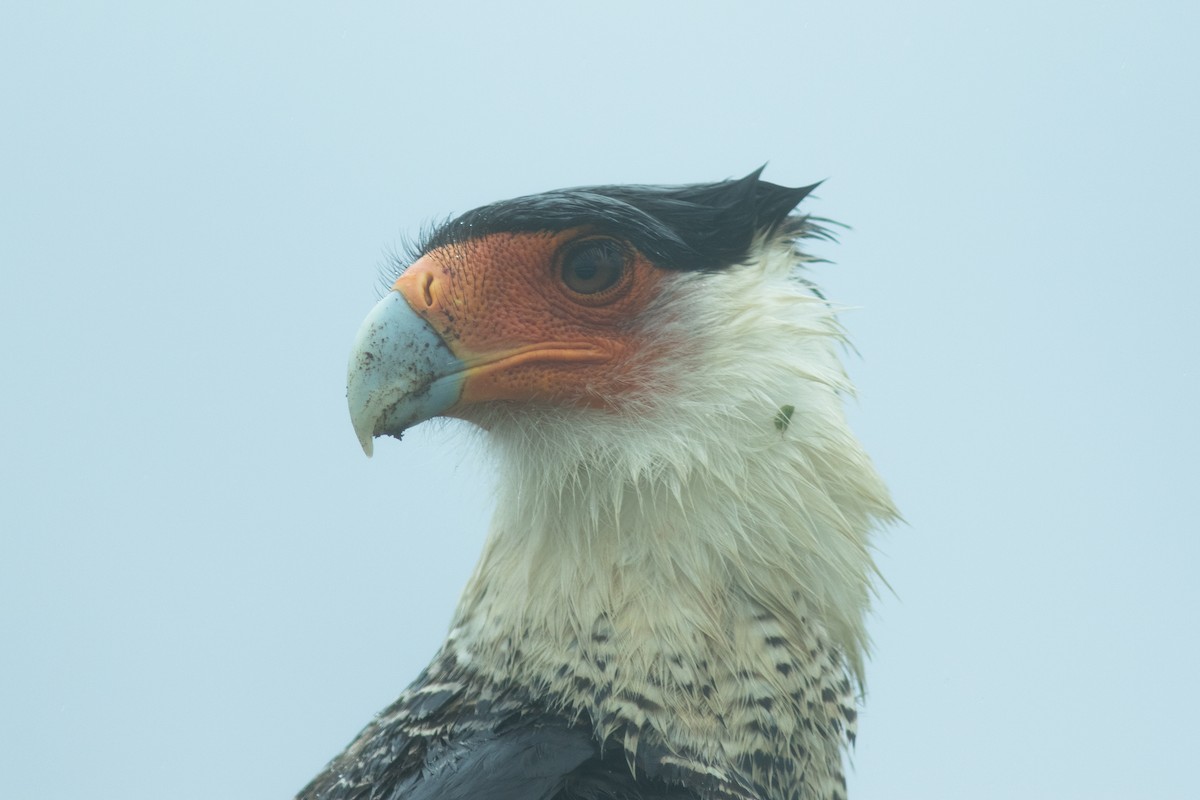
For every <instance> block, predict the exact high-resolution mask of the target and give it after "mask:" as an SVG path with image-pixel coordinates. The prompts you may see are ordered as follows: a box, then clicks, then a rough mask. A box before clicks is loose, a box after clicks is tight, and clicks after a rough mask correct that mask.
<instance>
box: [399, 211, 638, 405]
mask: <svg viewBox="0 0 1200 800" xmlns="http://www.w3.org/2000/svg"><path fill="white" fill-rule="evenodd" d="M581 238H587V234H586V231H582V230H579V229H573V230H568V231H562V232H559V233H497V234H491V235H489V236H484V237H481V238H479V239H474V240H471V241H467V242H464V243H461V244H455V245H448V246H445V247H441V248H438V249H437V250H434V251H432V252H430V253H427V254H426V255H424V256H422V257H421V258H420V259H419V260H418V261H417V262H416V263H415V264H413V265H412V266H411V267H409V268H408V269H407V270H405V271H404V274H403V275H401V276H400V278H399V280H397V281H396V283H395V284H393V286H392V289H393V290H394V291H398V292H400V293H401V294H402V295H404V298H405V300H407V301H408V304H409V305H410V306H411V307H412V308H413V310H414V311H416V313H417V314H419V315H420V316H421V317H423V318H424V319H425V321H426V322H428V323H429V324H430V325H431V326H432V327H433V328H434V330H436V331H437V332H438V333H439V334H440V335H441V336H442V338H443V339H444V340H445V342H446V344H447V345H448V346H449V347H450V349H451V350H452V351H453V352H454V355H455V356H457V357H458V358H459V359H460V360H461V361H462V362H463V363H464V364H466V366H467V372H466V379H465V381H464V383H463V390H462V395H461V397H460V398H459V401H458V403H456V404H455V406H454V407H453V408H452V409H450V411H449V413H450V414H452V415H458V413H461V412H462V411H464V410H465V408H466V407H467V406H470V405H473V404H476V403H482V402H487V401H491V400H516V401H526V402H541V403H552V404H571V405H582V406H590V407H599V408H603V407H611V406H614V405H616V404H617V403H618V401H619V399H620V397H621V396H622V394H624V393H627V392H628V391H629V389H630V388H631V385H632V377H633V376H632V375H630V374H629V369H628V364H629V358H628V356H629V355H630V354H631V353H632V352H634V351H635V350H636V348H637V347H638V346H639V342H638V341H636V337H637V335H638V334H637V330H638V327H639V326H637V325H635V324H632V323H633V321H634V320H635V319H636V318H637V316H638V315H639V314H640V313H641V312H642V311H644V310H645V309H646V307H647V306H648V305H649V303H650V301H651V300H652V299H653V298H654V297H655V296H656V294H657V292H658V289H659V286H660V283H661V281H662V275H661V270H659V269H657V268H656V267H654V266H653V265H652V264H650V262H648V261H647V260H646V259H645V258H644V257H643V256H641V254H639V253H637V251H635V250H633V248H628V250H629V252H630V254H631V257H630V259H629V261H628V263H627V264H626V269H625V273H624V275H623V277H622V279H621V280H619V281H618V282H617V284H616V285H615V286H613V287H611V288H609V289H606V290H604V291H602V292H599V293H597V294H593V295H580V294H577V293H575V292H572V291H571V290H570V289H568V288H567V286H566V285H565V284H564V283H563V281H562V277H561V270H562V267H561V262H560V260H559V259H560V258H561V255H562V253H563V250H564V247H565V246H566V245H567V244H568V243H570V242H573V241H575V240H578V239H581ZM456 412H457V413H456Z"/></svg>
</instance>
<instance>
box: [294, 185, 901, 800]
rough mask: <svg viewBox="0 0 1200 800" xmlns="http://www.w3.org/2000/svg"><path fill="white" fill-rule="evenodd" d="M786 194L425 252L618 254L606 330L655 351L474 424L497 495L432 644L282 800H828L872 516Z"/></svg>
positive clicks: (577, 204) (875, 494)
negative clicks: (602, 380) (442, 638)
mask: <svg viewBox="0 0 1200 800" xmlns="http://www.w3.org/2000/svg"><path fill="white" fill-rule="evenodd" d="M809 190H810V189H809V188H804V189H786V188H784V187H779V186H775V185H773V184H769V183H767V182H765V181H762V180H761V179H760V178H759V175H758V173H757V172H755V173H753V174H751V175H750V176H748V177H746V178H744V179H742V180H739V181H728V182H724V183H716V184H703V185H696V186H686V187H674V188H672V187H641V186H628V187H593V188H588V189H574V190H566V191H560V192H551V193H547V194H545V195H536V196H533V197H528V198H520V199H517V200H512V201H507V202H502V203H497V204H494V205H491V206H486V207H484V208H482V209H477V210H476V211H472V212H469V213H467V214H465V215H463V216H462V217H460V218H458V219H456V220H454V221H451V222H449V223H447V224H446V225H445V226H443V227H442V228H440V229H439V230H437V231H435V232H434V233H432V235H430V236H429V237H427V238H426V240H425V241H424V242H423V244H422V245H421V248H420V250H421V252H420V253H419V254H418V255H424V254H427V253H429V252H433V251H435V250H437V249H438V248H440V247H454V246H458V245H460V244H462V243H464V242H467V243H469V242H470V241H471V240H472V239H473V238H476V237H481V236H486V235H489V234H494V233H498V232H505V231H525V232H535V233H536V232H539V231H559V230H563V229H567V228H576V227H586V228H587V229H588V230H590V231H598V232H600V233H602V234H603V235H605V236H612V237H617V238H619V239H621V240H622V241H624V242H627V243H629V244H630V245H631V246H632V247H634V248H636V249H637V250H638V251H639V252H641V253H643V254H644V255H645V256H646V257H647V258H648V259H649V260H650V261H651V262H652V263H653V264H654V266H655V267H656V268H658V269H661V270H663V271H664V274H663V275H662V276H661V285H662V289H661V291H660V293H659V295H658V296H657V297H656V298H655V300H654V302H653V303H652V305H651V306H650V308H649V309H647V310H646V311H645V312H644V313H642V314H640V315H639V316H638V318H637V319H636V320H630V321H627V322H625V323H623V324H625V325H628V326H629V328H630V329H631V330H633V331H636V333H637V335H638V336H639V337H641V338H640V339H639V341H650V342H652V343H653V344H654V347H652V348H648V350H647V352H646V354H645V355H644V356H643V355H635V356H633V357H632V359H633V362H634V363H632V365H630V366H629V369H630V370H631V373H630V374H634V375H637V376H639V381H638V382H637V387H636V388H635V389H631V390H630V397H627V398H622V402H619V403H612V404H609V405H608V406H607V407H604V408H595V407H582V406H577V405H569V404H568V405H563V406H553V405H545V404H540V405H539V404H534V405H530V406H525V405H522V404H516V403H512V402H498V403H490V404H482V405H481V406H480V407H478V408H475V409H472V412H471V415H470V416H469V418H470V419H472V421H474V422H476V423H478V424H479V425H480V426H481V428H483V429H485V430H486V431H487V434H486V439H487V441H488V444H489V447H490V448H491V450H492V452H493V453H494V454H495V456H496V458H497V459H498V461H499V467H500V474H501V483H500V490H499V497H498V506H497V511H496V516H495V519H494V522H493V525H492V530H491V533H490V536H489V539H488V542H487V545H486V546H485V549H484V552H483V555H482V557H481V560H480V563H479V566H478V567H477V569H476V572H475V574H474V576H473V577H472V578H471V580H470V582H469V584H468V586H467V588H466V590H465V592H464V594H463V598H462V601H461V603H460V605H459V608H458V610H457V612H456V613H455V617H454V621H453V623H452V627H451V630H450V633H449V635H448V637H447V640H446V643H445V645H444V646H443V648H442V650H441V652H440V653H439V654H438V656H437V657H436V658H435V659H434V661H433V662H432V663H431V665H430V666H429V667H428V668H427V669H426V670H425V672H424V673H423V674H422V675H421V676H420V677H419V678H418V679H417V681H416V682H415V683H413V684H412V686H410V687H409V688H408V689H407V690H406V691H405V692H404V694H403V695H402V696H401V697H400V699H399V700H397V701H396V703H395V704H393V705H392V706H391V707H389V708H388V709H386V710H385V711H383V712H382V713H381V714H380V715H379V716H378V717H377V718H376V719H375V720H374V721H373V722H372V723H371V724H370V725H368V726H367V728H366V729H365V730H363V732H362V733H361V734H360V735H359V736H358V738H357V739H355V740H354V741H353V742H352V743H351V744H350V746H349V747H348V748H347V749H346V750H345V751H344V752H343V753H342V754H341V755H339V756H338V757H336V758H335V759H334V760H333V761H332V762H330V764H329V765H328V766H327V767H326V769H325V771H323V772H322V773H321V774H320V775H318V776H317V777H316V778H315V779H314V780H313V781H312V783H310V784H309V785H308V786H307V787H306V788H305V789H304V790H303V791H302V792H301V793H300V794H299V796H298V797H299V798H301V800H368V799H370V800H399V798H421V799H422V800H424V798H450V799H455V798H495V799H496V800H600V798H613V799H622V800H634V798H638V799H639V800H650V799H651V798H655V799H661V800H668V799H669V800H684V798H687V799H689V800H701V799H703V800H751V799H752V798H753V799H755V800H801V799H805V800H807V799H809V798H821V799H822V800H832V799H833V798H841V797H844V792H845V788H844V786H845V781H844V771H843V758H844V750H845V748H846V745H847V744H848V743H849V742H851V741H852V740H853V738H854V735H855V721H856V716H857V698H856V694H857V687H858V685H859V683H860V680H861V669H862V657H863V652H864V649H865V643H866V641H865V640H866V637H865V632H864V628H863V615H864V613H865V609H866V606H867V602H868V598H869V593H870V580H871V577H872V575H873V571H874V567H873V565H872V561H871V556H870V553H869V545H868V536H869V533H870V531H871V530H872V529H873V528H874V527H876V526H877V525H878V524H880V523H881V522H886V521H888V520H890V519H893V518H894V516H895V512H894V509H893V507H892V505H891V502H890V500H889V498H888V495H887V491H886V489H885V488H884V486H883V484H882V483H881V482H880V480H879V478H878V476H877V475H876V474H875V472H874V470H873V468H872V467H871V464H870V462H869V459H868V458H867V457H866V456H865V454H864V453H863V452H862V450H861V448H860V447H859V445H858V443H857V441H856V440H855V439H854V437H853V435H852V434H851V433H850V432H849V430H848V428H847V426H846V424H845V420H844V417H843V413H842V396H843V395H845V394H846V393H849V392H851V391H852V387H851V385H850V383H849V381H848V379H847V378H846V376H845V373H844V372H843V370H842V367H841V364H840V361H839V358H838V351H839V348H840V346H841V345H842V343H843V341H844V340H843V336H842V331H841V328H840V326H839V325H838V323H837V320H836V318H835V309H834V308H833V306H831V304H830V303H828V302H827V301H825V300H824V299H823V298H822V297H820V296H819V295H817V294H816V293H815V291H814V290H813V289H812V288H811V286H810V284H809V283H808V282H807V280H806V279H805V278H804V277H803V276H802V275H801V274H800V273H801V271H802V269H803V266H804V264H805V263H806V262H807V261H808V258H807V257H806V256H805V255H803V254H802V253H801V251H800V250H799V249H798V248H797V244H798V242H799V241H801V240H802V239H804V238H806V237H807V236H810V235H820V233H821V231H820V229H818V228H816V226H814V225H813V224H812V223H811V222H810V221H809V220H808V219H807V218H806V217H803V216H789V213H790V212H791V210H792V208H793V206H794V205H795V204H796V203H798V202H799V201H800V200H801V199H802V198H803V197H804V196H805V195H807V194H808V192H809ZM650 351H653V352H650ZM664 352H665V353H669V354H670V357H669V358H664V357H663V353H664ZM639 359H640V360H639ZM782 409H787V411H786V413H781V410H782ZM464 416H465V415H464Z"/></svg>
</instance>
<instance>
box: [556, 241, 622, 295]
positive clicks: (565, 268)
mask: <svg viewBox="0 0 1200 800" xmlns="http://www.w3.org/2000/svg"><path fill="white" fill-rule="evenodd" d="M625 262H626V255H625V250H624V248H622V247H621V245H620V243H618V242H616V241H613V240H612V239H588V240H586V241H583V242H580V243H578V244H577V245H575V246H574V247H572V248H571V249H570V250H569V251H568V252H567V254H566V256H564V257H563V260H562V280H563V283H565V284H566V285H567V288H568V289H570V290H571V291H573V292H576V293H578V294H599V293H600V292H603V291H604V290H605V289H611V288H612V287H614V286H616V285H617V283H618V282H620V280H621V276H623V275H624V274H625Z"/></svg>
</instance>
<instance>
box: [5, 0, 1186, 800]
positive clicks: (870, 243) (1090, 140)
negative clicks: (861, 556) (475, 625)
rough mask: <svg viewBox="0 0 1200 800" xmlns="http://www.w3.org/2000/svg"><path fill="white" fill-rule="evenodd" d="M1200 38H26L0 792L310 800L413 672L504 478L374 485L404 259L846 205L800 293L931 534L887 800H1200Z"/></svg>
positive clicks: (103, 8) (842, 31)
mask: <svg viewBox="0 0 1200 800" xmlns="http://www.w3.org/2000/svg"><path fill="white" fill-rule="evenodd" d="M1198 43H1200V5H1198V4H1196V3H1195V2H1193V1H1192V0H1187V1H1181V2H1149V3H1132V2H1060V3H1044V2H1023V1H1022V0H1016V1H1015V2H1007V3H965V2H961V3H954V2H917V3H890V2H889V3H885V2H875V3H869V4H855V3H844V2H843V3H832V2H822V3H809V2H793V3H741V4H738V5H737V7H736V10H735V8H734V6H733V4H713V3H688V4H684V3H656V4H650V3H646V4H638V3H631V2H608V3H603V4H597V3H592V4H587V5H586V6H585V5H582V4H579V5H577V4H568V3H519V4H483V3H444V4H436V7H435V5H434V4H421V5H417V4H404V3H345V4H338V5H336V6H333V5H330V6H328V7H322V6H315V5H310V4H294V3H263V4H256V5H254V6H253V7H249V6H247V5H244V4H224V3H216V4H215V3H202V4H201V3H195V4H191V3H188V4H184V3H149V2H148V3H144V4H136V3H121V4H100V3H95V4H73V5H72V4H60V3H53V2H45V3H38V4H33V3H29V4H21V6H20V7H18V6H17V4H15V3H13V4H7V5H6V7H5V10H4V13H3V21H2V23H0V103H2V106H0V107H2V108H3V124H2V125H0V269H2V270H3V272H2V275H3V281H2V284H0V289H2V290H0V367H2V369H3V374H4V376H5V377H4V386H5V389H4V391H3V393H2V395H0V415H2V417H0V418H3V419H4V420H5V423H4V424H3V426H0V775H2V776H3V778H2V779H0V784H2V788H0V794H2V795H3V796H4V797H12V798H32V797H37V798H74V797H80V796H87V797H96V798H118V797H119V798H131V799H134V800H136V799H138V798H147V799H149V798H162V797H171V798H177V799H178V800H189V799H190V798H197V799H199V798H205V799H206V800H208V799H210V798H214V797H221V798H233V799H234V800H238V799H240V798H286V797H290V796H291V794H292V793H293V792H295V791H296V790H298V789H299V788H300V787H301V786H302V785H303V784H304V783H305V782H306V781H307V780H308V779H309V778H310V777H311V776H312V775H313V774H314V773H315V772H316V771H317V770H318V769H320V767H321V766H322V765H323V764H324V762H325V761H326V760H327V759H328V758H329V757H331V756H332V755H334V754H335V753H336V752H337V751H338V750H339V749H340V748H341V747H342V746H343V745H344V744H345V743H346V742H347V741H348V740H349V739H350V738H351V737H352V736H353V735H354V734H355V733H356V732H357V731H358V729H359V728H360V727H361V726H362V725H363V724H364V723H366V722H367V720H368V719H369V718H370V716H371V715H372V714H373V713H374V712H375V711H377V710H378V709H380V708H382V707H383V706H384V705H386V704H387V703H389V702H390V701H391V700H392V699H393V698H394V697H395V696H396V695H397V694H398V693H399V691H400V690H401V689H402V688H403V687H404V685H405V684H406V683H407V682H408V681H409V680H410V679H411V678H412V677H413V676H415V675H416V673H417V671H418V670H419V669H420V668H421V666H423V665H424V664H425V662H426V660H427V659H428V658H429V656H430V655H431V654H432V653H433V652H434V650H435V648H436V647H437V645H438V643H439V641H440V639H441V637H442V635H443V634H444V631H445V625H446V623H447V621H448V618H449V614H450V611H451V608H452V606H453V604H454V602H455V600H456V597H457V594H458V592H459V589H460V588H461V585H462V583H463V582H464V580H465V579H466V577H467V574H468V572H469V570H470V569H471V566H472V564H473V563H474V560H475V557H476V554H477V551H478V549H479V546H480V543H481V541H482V536H483V533H484V529H485V526H486V521H487V517H488V513H489V512H488V507H489V494H488V493H489V485H490V484H489V481H490V479H489V477H488V476H487V474H486V472H485V471H484V470H483V468H482V467H481V466H479V465H477V464H475V463H473V460H472V458H471V451H470V450H469V449H468V448H467V447H465V446H464V442H465V437H464V436H462V435H461V433H456V432H455V429H454V427H453V426H452V425H450V426H441V427H440V428H439V427H435V426H426V427H425V428H422V429H419V430H418V431H417V432H415V433H413V434H412V435H411V436H410V437H409V438H407V439H406V440H405V442H404V443H403V444H397V443H394V442H393V443H386V442H385V443H382V444H381V446H380V447H379V448H378V454H377V456H376V458H375V459H373V460H370V461H368V460H367V459H366V458H364V457H363V456H362V453H361V452H360V450H359V447H358V444H357V442H356V441H355V439H354V435H353V433H352V431H351V428H350V423H349V420H348V418H347V413H346V410H345V401H344V375H345V362H346V355H347V352H348V348H349V345H350V342H351V339H352V338H353V335H354V333H355V331H356V329H357V327H358V324H359V322H360V320H361V319H362V317H363V316H364V315H365V314H366V312H367V310H368V309H369V308H370V307H371V305H372V304H373V302H374V298H375V296H376V295H375V282H376V276H377V268H378V266H379V265H380V264H381V263H382V262H383V261H384V259H385V254H386V252H387V251H388V250H389V249H391V248H394V247H396V246H397V245H398V244H399V242H400V240H401V237H402V235H403V234H405V233H412V232H415V231H416V230H417V229H418V227H419V226H420V225H421V223H422V222H424V221H427V220H429V219H432V218H437V217H441V216H443V215H445V214H447V213H450V212H461V211H464V210H467V209H469V208H472V207H474V206H476V205H479V204H481V203H484V202H488V201H491V200H495V199H500V198H504V197H510V196H514V195H518V194H522V193H529V192H536V191H541V190H545V189H550V188H555V187H560V186H570V185H579V184H588V183H598V182H605V183H613V182H626V181H636V182H671V183H675V182H691V181H701V180H714V179H720V178H725V177H730V176H740V175H742V174H744V173H746V172H748V171H750V170H751V169H753V168H755V167H756V166H758V165H759V164H761V163H763V162H765V161H769V162H770V164H769V166H768V168H767V171H766V177H767V178H768V179H770V180H774V181H778V182H781V183H786V184H792V185H798V184H803V183H808V182H812V181H815V180H819V179H828V180H827V182H826V183H825V184H824V185H823V186H822V187H821V189H820V191H819V197H818V198H817V199H816V200H815V201H813V202H811V203H808V204H806V208H808V209H810V210H811V211H813V212H814V213H817V214H821V215H826V216H830V217H833V218H835V219H838V220H841V221H844V222H846V223H849V224H850V225H852V226H853V230H851V231H849V232H847V233H846V234H845V235H844V237H843V241H842V243H841V244H839V245H836V246H833V245H828V246H827V245H822V246H821V248H820V254H821V255H823V256H826V257H828V258H830V259H832V260H834V261H835V262H836V264H834V265H824V266H821V267H820V268H819V269H818V271H817V273H816V278H817V280H818V281H819V282H821V283H822V284H823V285H824V286H825V287H826V289H827V291H828V293H829V294H830V295H831V296H832V297H833V298H834V299H836V300H838V301H841V302H844V303H847V304H850V305H854V306H856V307H859V309H860V310H857V311H855V312H853V313H851V314H849V315H848V316H847V317H846V319H845V321H846V324H847V325H848V327H849V329H850V331H851V334H852V336H853V339H854V341H855V343H856V345H857V347H858V350H859V351H860V353H861V355H852V356H851V357H850V361H849V367H850V370H851V373H852V374H853V376H854V377H855V379H856V380H857V382H858V385H859V387H860V391H861V398H860V400H859V401H857V402H856V404H855V405H854V407H853V409H852V415H853V417H854V422H855V425H856V428H857V430H858V431H859V433H860V434H861V436H862V438H863V439H864V440H865V442H866V444H867V446H868V448H869V450H870V451H871V453H872V454H873V455H874V457H875V459H876V460H877V462H878V465H879V467H880V469H881V471H882V472H883V473H884V475H885V476H886V478H887V479H888V481H889V482H890V484H891V486H892V488H893V490H894V492H895V495H896V499H897V501H898V503H899V505H900V506H901V508H902V509H903V510H904V512H905V514H906V516H907V518H908V521H909V525H908V527H905V528H901V529H898V530H895V531H893V532H892V533H891V534H890V535H888V536H887V537H885V538H884V539H882V541H881V545H880V559H879V560H880V563H881V566H882V569H883V572H884V574H885V575H886V576H887V578H888V580H889V581H890V583H891V586H892V587H893V589H894V594H893V593H889V592H886V591H885V592H884V594H883V596H882V599H881V601H880V603H879V604H878V609H877V612H876V614H875V615H874V617H873V619H872V623H871V629H872V633H873V636H874V640H875V643H876V654H875V656H874V658H873V660H872V662H871V664H870V666H869V681H870V683H869V697H868V702H867V707H866V711H865V713H864V715H863V720H862V726H861V737H860V743H859V746H858V748H857V751H856V754H855V756H854V762H855V768H854V771H853V773H852V778H851V780H852V786H851V790H852V791H851V794H852V797H854V798H855V800H863V798H922V800H927V799H928V798H964V797H970V798H1014V797H1020V798H1042V797H1045V798H1075V797H1078V798H1116V797H1147V798H1150V797H1155V798H1184V797H1188V798H1191V797H1195V796H1196V791H1197V790H1196V783H1197V776H1196V764H1197V757H1198V756H1197V753H1198V751H1200V734H1197V720H1198V718H1200V689H1198V688H1197V681H1198V679H1197V676H1198V675H1200V643H1198V634H1197V632H1198V631H1200V623H1198V622H1197V617H1198V613H1197V612H1198V611H1200V589H1198V587H1197V569H1198V562H1200V543H1198V539H1200V537H1198V536H1197V534H1198V533H1200V530H1198V527H1200V526H1198V525H1197V509H1196V504H1197V503H1196V500H1197V497H1198V496H1200V491H1198V488H1197V477H1198V474H1200V470H1198V467H1197V460H1196V454H1197V452H1198V451H1200V425H1198V423H1197V417H1198V413H1200V412H1198V410H1200V369H1198V366H1197V365H1198V363H1200V323H1198V322H1197V303H1198V302H1200V277H1198V274H1200V263H1198V261H1200V259H1198V257H1197V252H1198V245H1197V240H1198V237H1197V232H1198V229H1200V225H1198V216H1200V202H1198V201H1197V191H1198V190H1197V187H1198V186H1200V144H1198V143H1200V88H1198V87H1200V61H1198V56H1197V50H1198V49H1200V47H1198Z"/></svg>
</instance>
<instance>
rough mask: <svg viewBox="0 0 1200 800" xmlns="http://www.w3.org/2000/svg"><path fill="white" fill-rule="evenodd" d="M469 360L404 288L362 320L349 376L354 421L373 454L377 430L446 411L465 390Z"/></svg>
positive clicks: (394, 430)
mask: <svg viewBox="0 0 1200 800" xmlns="http://www.w3.org/2000/svg"><path fill="white" fill-rule="evenodd" d="M464 369H465V365H464V364H463V363H462V362H461V361H459V360H458V358H456V357H455V355H454V353H452V352H450V348H449V347H447V346H446V343H445V342H444V341H443V340H442V337H441V336H439V335H438V334H437V332H436V331H434V329H433V328H431V327H430V326H429V324H428V323H427V322H425V320H423V319H422V318H421V317H420V316H418V315H417V313H416V312H415V311H413V310H412V308H411V307H410V306H409V305H408V302H407V301H406V300H405V299H404V296H403V295H401V294H400V293H399V292H396V291H391V292H388V294H387V296H386V297H384V298H383V299H382V300H380V301H379V303H378V304H377V305H376V306H375V308H373V309H371V313H370V314H368V315H367V318H366V319H365V320H363V324H362V327H361V328H359V330H358V336H357V337H356V338H355V340H354V349H353V350H352V351H351V352H350V370H349V375H348V376H347V378H346V400H347V401H348V402H349V404H350V421H351V422H352V423H353V424H354V432H355V434H357V435H358V441H359V444H361V445H362V449H363V452H365V453H366V454H367V455H368V456H370V455H371V453H372V450H373V442H372V440H373V439H374V438H375V437H376V436H395V437H396V438H397V439H399V438H400V435H401V434H402V433H404V431H405V430H406V429H408V428H411V427H412V426H413V425H416V424H417V423H418V422H423V421H425V420H427V419H430V418H431V417H435V416H437V415H438V414H440V413H442V412H443V411H445V410H446V409H448V408H449V407H450V406H452V405H454V403H455V402H457V400H458V398H459V395H460V394H462V384H463V377H464Z"/></svg>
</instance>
